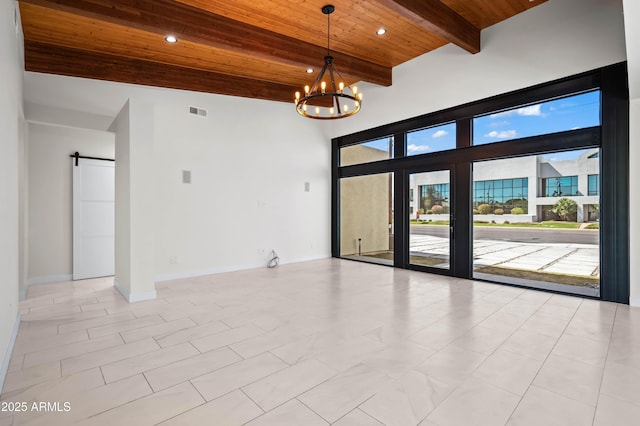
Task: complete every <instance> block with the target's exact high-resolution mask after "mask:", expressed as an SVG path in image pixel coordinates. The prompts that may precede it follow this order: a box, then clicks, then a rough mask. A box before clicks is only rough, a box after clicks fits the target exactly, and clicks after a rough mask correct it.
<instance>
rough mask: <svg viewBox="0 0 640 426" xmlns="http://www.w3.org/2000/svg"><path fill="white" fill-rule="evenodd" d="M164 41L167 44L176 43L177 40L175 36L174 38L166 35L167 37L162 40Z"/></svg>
mask: <svg viewBox="0 0 640 426" xmlns="http://www.w3.org/2000/svg"><path fill="white" fill-rule="evenodd" d="M164 40H165V41H166V42H167V43H177V42H178V38H177V37H176V36H174V35H168V36H166V37H165V38H164Z"/></svg>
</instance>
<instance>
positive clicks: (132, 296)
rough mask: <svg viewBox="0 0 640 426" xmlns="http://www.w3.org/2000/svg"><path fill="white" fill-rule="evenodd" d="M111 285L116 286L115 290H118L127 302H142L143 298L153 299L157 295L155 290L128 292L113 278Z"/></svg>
mask: <svg viewBox="0 0 640 426" xmlns="http://www.w3.org/2000/svg"><path fill="white" fill-rule="evenodd" d="M113 286H114V287H115V288H116V290H118V292H120V294H121V295H122V297H124V298H125V300H126V301H127V302H129V303H135V302H143V301H145V300H153V299H155V298H156V296H157V293H156V291H155V290H153V291H147V292H145V293H129V292H127V291H125V290H124V289H123V288H122V287H121V286H120V284H118V282H117V281H116V280H115V279H114V280H113Z"/></svg>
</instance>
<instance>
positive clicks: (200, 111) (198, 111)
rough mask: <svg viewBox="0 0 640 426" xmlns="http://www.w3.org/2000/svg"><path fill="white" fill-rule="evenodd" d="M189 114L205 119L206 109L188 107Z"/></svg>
mask: <svg viewBox="0 0 640 426" xmlns="http://www.w3.org/2000/svg"><path fill="white" fill-rule="evenodd" d="M189 114H193V115H199V116H200V117H206V116H207V110H206V109H202V108H196V107H193V106H190V107H189Z"/></svg>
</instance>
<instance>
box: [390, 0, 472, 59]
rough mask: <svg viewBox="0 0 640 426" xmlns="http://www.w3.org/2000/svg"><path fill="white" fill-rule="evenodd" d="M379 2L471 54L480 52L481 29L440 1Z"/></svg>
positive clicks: (396, 0)
mask: <svg viewBox="0 0 640 426" xmlns="http://www.w3.org/2000/svg"><path fill="white" fill-rule="evenodd" d="M378 2H379V3H380V4H383V5H385V6H386V7H388V8H389V9H392V10H394V11H395V12H397V13H399V14H400V15H402V16H404V17H405V18H407V19H409V20H411V21H413V22H415V23H416V24H419V25H421V26H423V27H424V28H426V29H428V30H429V31H432V32H434V33H436V34H438V35H439V36H441V37H442V38H444V39H445V40H448V41H449V42H451V43H454V44H456V45H458V46H460V47H462V48H463V49H465V50H467V51H469V52H471V53H478V52H480V29H478V28H476V27H475V26H474V25H473V24H472V23H471V22H469V21H467V20H466V19H465V18H463V17H462V16H460V15H459V14H458V13H456V12H455V11H454V10H453V9H451V8H450V7H449V6H447V5H446V4H444V3H441V2H440V1H439V0H378Z"/></svg>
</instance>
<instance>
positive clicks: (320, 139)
mask: <svg viewBox="0 0 640 426" xmlns="http://www.w3.org/2000/svg"><path fill="white" fill-rule="evenodd" d="M130 98H131V99H137V100H140V101H144V102H148V103H150V104H152V105H153V109H154V116H153V121H154V125H153V126H154V129H153V133H154V136H153V143H154V147H153V149H154V153H153V156H154V188H153V189H152V191H154V195H155V198H154V200H155V201H154V205H155V209H154V213H153V217H149V218H148V220H150V221H151V222H152V223H153V224H154V226H155V243H154V245H155V264H154V268H155V274H156V279H158V280H163V279H170V278H174V277H181V276H190V275H197V274H205V273H211V272H218V271H226V270H235V269H242V268H251V267H263V266H265V265H266V264H267V261H268V259H269V256H270V254H271V253H270V251H271V250H272V249H275V250H276V251H277V252H278V255H279V256H280V258H281V260H282V262H283V263H285V262H294V261H298V260H306V259H317V258H324V257H328V256H330V253H331V247H330V246H331V244H330V241H331V240H330V224H331V222H330V216H331V215H330V213H331V211H330V210H331V207H330V205H331V197H330V188H331V185H330V183H331V182H330V175H331V171H330V158H331V143H330V141H329V140H327V138H326V137H325V136H324V135H323V134H322V132H321V131H320V127H319V126H318V124H317V122H316V121H312V120H308V119H304V118H302V117H300V116H299V115H297V114H296V113H295V109H294V108H293V106H292V104H291V105H290V104H284V103H275V102H268V101H261V100H251V99H244V98H234V97H229V96H220V95H211V94H204V93H194V92H186V91H180V90H169V89H160V88H151V87H145V86H134V85H129V84H119V83H110V82H104V81H96V80H88V79H80V78H71V77H62V76H53V75H45V74H36V73H26V87H25V100H26V101H28V102H29V105H31V104H37V105H44V106H45V107H49V108H60V109H61V110H65V109H66V108H68V105H73V106H74V108H78V109H79V110H82V111H84V112H90V113H92V114H97V115H110V116H112V117H115V116H116V115H117V114H118V112H119V111H120V109H121V108H122V106H123V105H124V104H125V103H126V102H127V100H128V99H130ZM97 100H100V102H98V101H97ZM189 106H197V107H199V108H204V109H206V110H207V111H208V116H207V117H206V118H203V117H199V116H193V115H190V114H188V109H189ZM31 110H34V111H35V109H33V108H30V111H31ZM69 114H75V111H68V110H67V111H63V112H62V113H60V114H53V113H48V114H47V117H49V118H48V119H53V118H54V117H56V116H58V119H59V120H61V121H63V122H64V123H66V124H69V123H77V122H78V120H76V119H73V120H71V119H69V118H66V116H67V115H69ZM34 116H35V114H34ZM60 117H61V118H60ZM91 122H92V123H94V122H99V120H91ZM117 163H118V159H117V158H116V167H117ZM183 170H189V171H191V174H192V183H191V184H183V183H182V171H183ZM305 182H309V183H310V191H309V192H305V190H304V189H305ZM173 259H175V261H176V262H175V263H172V260H173Z"/></svg>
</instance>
